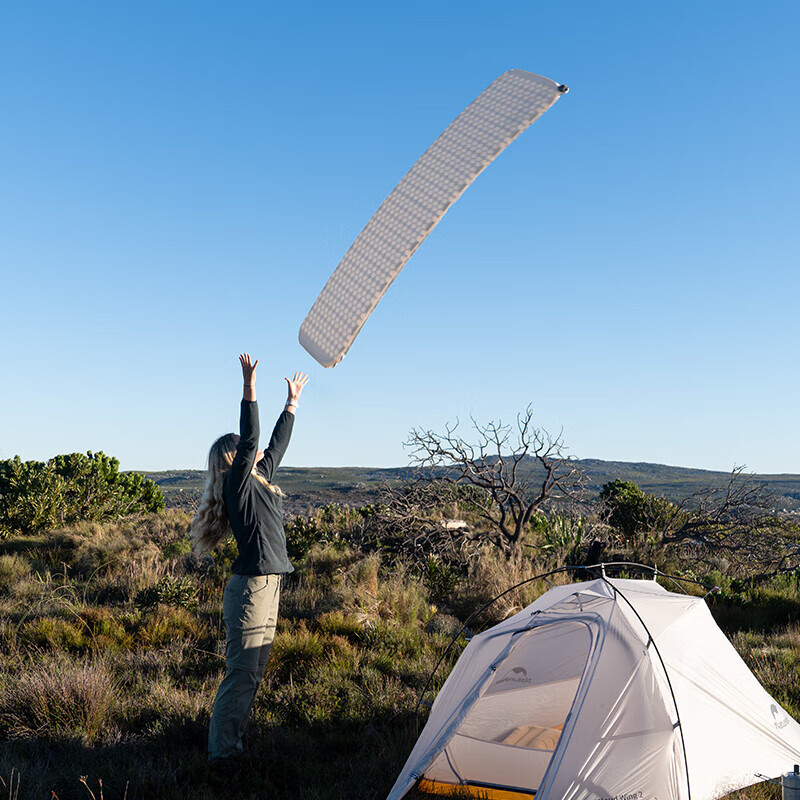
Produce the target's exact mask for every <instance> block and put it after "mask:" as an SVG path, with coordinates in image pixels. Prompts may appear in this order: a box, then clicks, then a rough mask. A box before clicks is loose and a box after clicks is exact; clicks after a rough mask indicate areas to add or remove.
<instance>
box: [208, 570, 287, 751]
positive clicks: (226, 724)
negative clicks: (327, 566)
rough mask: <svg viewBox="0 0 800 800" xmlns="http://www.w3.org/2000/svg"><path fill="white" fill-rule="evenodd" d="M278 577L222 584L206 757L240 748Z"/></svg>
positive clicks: (270, 631) (268, 642)
mask: <svg viewBox="0 0 800 800" xmlns="http://www.w3.org/2000/svg"><path fill="white" fill-rule="evenodd" d="M280 586H281V576H280V575H234V576H233V577H232V578H231V579H230V580H229V581H228V585H227V586H226V587H225V594H224V595H223V599H222V619H223V620H224V622H225V667H226V672H225V678H224V679H223V681H222V683H221V684H220V687H219V690H218V691H217V697H216V700H214V711H213V712H212V714H211V724H210V726H209V729H208V757H209V759H210V760H216V759H218V758H227V757H228V756H232V755H236V753H239V752H241V751H242V736H243V735H244V730H245V728H246V727H247V719H248V717H249V716H250V709H251V708H252V706H253V700H255V696H256V690H257V689H258V685H259V683H261V678H262V677H263V675H264V667H265V666H266V664H267V658H268V657H269V650H270V647H271V646H272V640H273V638H274V636H275V625H276V623H277V620H278V600H279V597H280Z"/></svg>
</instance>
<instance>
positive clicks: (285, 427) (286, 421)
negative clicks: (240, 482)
mask: <svg viewBox="0 0 800 800" xmlns="http://www.w3.org/2000/svg"><path fill="white" fill-rule="evenodd" d="M286 383H287V384H288V385H289V387H288V390H289V396H288V398H287V400H286V405H285V407H284V409H283V413H282V414H281V415H280V416H279V417H278V421H277V422H276V423H275V429H274V430H273V431H272V436H271V438H270V440H269V446H268V447H267V449H266V450H265V451H264V457H263V458H262V459H261V460H260V461H259V462H258V468H259V470H260V471H261V474H262V475H264V477H265V478H266V479H267V480H269V481H271V480H272V476H273V475H274V474H275V470H276V469H278V466H279V465H280V463H281V460H282V459H283V456H284V455H285V454H286V448H287V447H288V446H289V439H290V438H291V435H292V428H293V426H294V415H295V411H296V410H297V404H298V401H299V400H300V395H301V393H302V391H303V389H305V386H306V384H307V383H308V375H305V374H304V373H302V372H295V374H294V378H292V380H289V378H287V379H286Z"/></svg>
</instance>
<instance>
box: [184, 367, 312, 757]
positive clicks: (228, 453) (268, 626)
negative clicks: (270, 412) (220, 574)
mask: <svg viewBox="0 0 800 800" xmlns="http://www.w3.org/2000/svg"><path fill="white" fill-rule="evenodd" d="M239 361H240V362H241V365H242V377H243V379H244V392H243V397H242V405H241V416H240V422H239V435H238V436H237V435H236V434H235V433H226V434H225V435H224V436H220V438H219V439H217V440H216V441H215V442H214V444H213V445H211V450H210V451H209V454H208V475H207V478H206V485H205V489H204V491H203V497H202V500H201V501H200V507H199V508H198V510H197V513H196V514H195V517H194V519H193V520H192V526H191V536H192V539H193V543H194V549H195V551H196V552H198V553H208V552H210V551H211V550H212V549H213V548H214V547H215V546H216V545H217V544H218V543H219V541H220V540H221V539H222V538H223V536H225V535H226V533H228V531H232V532H233V536H234V538H235V539H236V546H237V548H238V551H239V552H238V556H237V558H236V560H235V561H234V562H233V565H232V570H233V576H232V577H231V579H230V581H228V585H227V586H226V587H225V594H224V596H223V601H222V617H223V620H224V622H225V667H226V673H225V678H224V679H223V681H222V684H221V685H220V687H219V691H218V692H217V697H216V700H215V701H214V711H213V713H212V715H211V724H210V726H209V731H208V758H209V760H210V761H211V762H212V763H220V762H222V763H225V762H224V761H223V760H224V759H228V758H230V757H231V756H235V755H237V754H238V753H240V752H241V751H242V736H243V734H244V731H245V728H246V727H247V719H248V717H249V716H250V709H251V708H252V705H253V700H254V699H255V695H256V690H257V689H258V685H259V683H260V682H261V678H262V677H263V675H264V667H265V666H266V663H267V658H268V657H269V651H270V647H271V645H272V639H273V637H274V636H275V625H276V622H277V619H278V599H279V595H280V583H281V576H282V575H284V574H286V573H288V572H292V571H293V570H294V567H292V565H291V564H290V563H289V558H288V556H287V555H286V535H285V533H284V530H283V494H282V492H281V490H280V489H279V488H278V487H277V486H276V485H275V484H274V483H272V478H273V475H274V474H275V470H277V468H278V465H279V464H280V463H281V460H282V458H283V456H284V454H285V452H286V448H287V447H288V445H289V439H290V438H291V435H292V426H293V424H294V415H295V411H296V410H297V403H298V400H299V398H300V394H301V393H302V391H303V389H304V388H305V385H306V384H307V383H308V376H307V375H305V374H303V373H300V372H296V373H295V375H294V378H293V379H292V380H289V378H286V382H287V383H288V385H289V397H288V399H287V401H286V406H285V408H284V410H283V413H282V414H281V415H280V416H279V417H278V421H277V423H276V424H275V429H274V430H273V431H272V437H271V438H270V441H269V446H268V447H267V449H266V451H265V452H262V451H261V450H259V449H258V438H259V432H260V431H259V422H258V405H257V403H256V367H257V366H258V360H256V361H255V363H253V362H251V360H250V356H249V355H248V354H247V353H244V354H243V355H240V356H239Z"/></svg>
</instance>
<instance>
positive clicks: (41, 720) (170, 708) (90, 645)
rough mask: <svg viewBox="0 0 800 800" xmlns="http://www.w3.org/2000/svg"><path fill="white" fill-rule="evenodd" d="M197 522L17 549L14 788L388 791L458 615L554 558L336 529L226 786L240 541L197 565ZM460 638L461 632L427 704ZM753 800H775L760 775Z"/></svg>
mask: <svg viewBox="0 0 800 800" xmlns="http://www.w3.org/2000/svg"><path fill="white" fill-rule="evenodd" d="M337 513H339V512H337ZM340 516H341V515H340ZM342 518H343V519H345V518H346V519H350V518H349V517H347V515H346V514H345V516H344V517H342ZM337 519H338V517H337ZM334 521H335V520H334ZM319 522H320V524H322V523H323V522H325V524H328V523H329V522H330V520H327V521H326V520H322V518H320V521H319ZM350 522H351V523H352V522H353V520H352V519H350ZM330 524H333V523H332V522H331V523H330ZM353 524H355V523H353ZM187 526H188V516H186V515H183V514H181V513H179V512H174V511H172V512H166V513H165V514H162V515H148V516H147V517H143V518H141V519H138V520H134V519H131V520H124V521H122V522H119V523H104V524H99V525H91V524H86V525H78V526H75V527H73V528H70V529H64V530H60V531H56V532H54V533H53V534H52V535H51V536H48V537H43V538H40V539H38V540H37V539H34V538H30V539H28V540H14V541H9V542H6V543H2V545H0V738H1V739H4V741H3V747H2V748H0V776H2V780H5V782H6V786H5V787H2V785H0V789H2V791H6V790H8V789H9V787H10V784H9V779H10V777H11V774H12V770H16V769H19V770H20V771H21V773H22V775H21V783H20V784H19V786H20V788H19V789H16V788H13V789H12V791H14V792H16V793H17V794H18V800H19V798H27V797H31V798H40V797H41V798H50V797H52V794H51V793H52V792H54V793H55V795H56V796H57V797H58V798H59V799H60V800H72V798H75V800H78V798H81V800H86V798H87V797H89V794H88V789H91V790H92V792H94V793H95V795H96V796H97V797H98V798H99V796H100V783H99V781H100V780H102V782H103V783H102V790H103V792H104V796H105V797H106V798H107V799H108V800H118V799H119V798H123V797H127V800H139V799H140V798H141V799H142V800H144V798H148V800H149V798H152V797H158V798H159V799H160V800H178V798H181V800H182V799H183V798H186V797H191V798H193V800H211V799H212V798H217V797H220V798H222V797H224V798H226V800H227V798H229V797H234V796H241V797H247V798H253V799H254V800H255V798H260V797H274V798H277V799H278V800H295V799H296V798H298V797H302V798H303V800H306V798H308V800H315V799H316V800H342V799H344V798H347V800H379V798H383V797H385V796H386V793H387V792H388V790H389V787H390V786H391V784H392V783H393V781H394V778H395V776H396V775H397V773H398V772H399V771H400V769H401V768H402V765H403V763H404V761H405V758H406V756H407V754H408V752H409V751H410V750H411V748H412V746H413V744H414V742H415V740H416V737H417V735H418V724H419V722H420V720H419V719H418V718H417V717H415V715H414V709H415V707H416V704H417V700H418V698H419V693H420V692H421V690H422V687H423V686H424V685H425V682H426V681H427V679H428V676H429V675H430V673H431V671H432V669H433V667H434V665H435V664H436V662H437V661H438V659H439V657H440V656H441V654H442V653H443V652H444V650H445V648H446V647H447V645H448V643H449V642H450V639H451V637H452V636H453V635H454V634H455V633H456V632H457V631H458V629H459V628H460V626H461V622H462V621H463V620H464V619H465V618H466V616H467V615H469V614H470V613H471V612H473V611H474V610H476V609H477V608H478V607H480V606H481V605H482V604H483V603H485V602H487V601H488V600H491V599H492V598H493V597H495V596H496V595H497V594H500V593H501V592H503V591H505V590H506V589H507V588H508V587H509V586H511V585H513V584H515V583H518V582H521V581H523V580H526V579H528V578H530V577H532V576H534V575H536V574H538V573H540V572H541V571H543V569H545V568H546V566H544V565H543V564H542V563H540V562H539V563H537V561H536V560H535V559H534V558H532V557H531V555H530V552H531V551H529V550H528V551H527V552H520V553H517V554H514V555H513V556H511V557H505V556H502V555H501V554H499V553H497V552H493V551H490V550H487V551H485V552H483V553H481V554H480V556H479V558H476V559H475V560H474V561H473V562H471V563H472V566H470V567H469V569H468V570H464V571H463V572H462V571H458V570H453V571H449V572H447V574H445V573H443V572H442V571H441V569H440V570H438V571H437V570H436V569H432V570H431V571H430V574H425V575H422V576H418V575H417V574H416V573H415V572H413V571H412V570H411V569H410V568H409V567H407V566H404V565H403V564H397V563H394V562H388V561H384V560H383V559H382V558H381V555H380V554H379V553H375V552H372V553H365V552H359V551H357V550H354V549H352V548H349V547H347V546H345V545H344V544H343V543H342V541H341V540H337V539H336V537H335V536H334V535H333V533H334V532H333V531H331V532H330V533H331V536H330V538H329V541H328V543H325V544H316V545H314V546H313V547H311V548H310V550H309V551H308V552H307V555H306V557H305V558H304V559H303V560H302V561H300V562H299V563H298V564H297V572H296V573H295V574H294V575H292V576H290V577H289V578H288V579H287V580H286V581H285V583H284V586H283V590H282V596H281V616H280V618H279V624H278V634H277V636H276V639H275V643H274V645H273V650H272V655H271V658H270V661H269V663H268V669H267V673H266V675H265V679H264V683H263V685H262V688H261V690H260V691H259V693H258V695H257V697H256V702H255V706H254V710H253V715H252V718H251V720H252V721H251V725H250V728H249V731H248V736H247V739H246V748H247V749H246V753H245V756H244V759H243V762H242V767H241V770H240V771H239V772H238V773H237V774H236V775H235V776H234V778H233V779H232V780H231V781H228V782H227V783H226V782H220V781H218V780H216V779H215V778H214V777H213V775H212V774H211V773H210V772H209V770H208V767H207V765H206V761H205V747H206V736H207V727H208V718H209V714H210V711H211V706H212V703H213V700H214V696H215V693H216V690H217V687H218V686H219V682H220V680H221V678H222V675H223V673H224V668H225V661H224V646H225V643H224V630H223V627H222V622H221V605H222V591H223V588H224V585H225V583H226V581H227V579H228V577H229V574H230V562H231V560H232V559H233V557H235V546H234V545H233V544H232V543H230V542H228V543H225V544H224V545H223V547H222V548H221V549H220V550H219V552H218V553H217V555H216V557H215V563H214V564H206V563H199V562H197V561H194V560H192V559H191V558H190V557H188V555H187V546H188V545H187V540H186V535H185V534H186V527H187ZM550 556H551V557H552V553H551V554H550ZM547 566H551V564H548V565H547ZM551 580H554V581H555V582H561V583H566V582H569V580H571V578H570V576H568V575H566V574H564V575H559V576H555V578H554V579H551ZM548 588H549V586H548V584H547V583H545V582H542V581H535V582H532V583H530V584H528V585H526V586H525V587H522V588H521V589H519V590H515V591H514V592H512V593H510V594H509V595H507V596H505V597H503V598H502V599H501V600H499V601H498V602H497V603H495V604H493V605H492V606H491V607H490V609H489V610H488V611H487V612H486V613H485V614H484V615H483V616H482V618H481V619H479V620H477V621H476V622H475V623H474V624H472V625H471V627H473V628H474V629H478V628H480V627H485V626H486V625H488V624H491V623H492V622H494V621H496V620H498V619H501V618H504V617H506V616H508V615H509V614H512V613H514V612H515V611H518V610H519V609H520V608H521V607H523V606H524V605H525V604H527V603H529V602H531V601H532V600H533V599H535V598H536V597H538V596H539V595H540V594H541V593H542V592H544V591H546V590H547V589H548ZM143 590H147V591H146V592H145V594H142V595H140V594H139V593H140V592H142V591H143ZM781 592H782V590H780V589H778V588H776V589H775V590H774V597H773V598H772V599H771V600H770V599H769V597H768V594H764V595H763V597H762V599H764V600H765V602H767V601H768V602H769V603H771V604H772V605H771V606H769V607H770V608H771V609H772V610H773V611H775V612H776V614H777V616H776V615H773V616H772V617H770V619H772V620H773V621H774V620H775V619H779V618H780V616H779V614H781V613H785V612H786V611H787V610H789V611H791V608H793V607H794V606H792V605H791V604H792V603H794V604H796V603H797V598H796V597H794V596H792V597H789V596H788V595H785V594H782V593H781ZM137 596H139V599H140V601H141V602H140V604H139V605H138V606H137V604H136V598H137ZM777 598H784V600H783V601H781V602H779V601H778V599H777ZM146 599H147V600H148V602H144V601H145V600H146ZM151 601H152V603H151ZM168 603H172V604H173V605H167V604H168ZM781 603H783V604H781ZM746 612H748V609H747V608H746V604H745V607H744V610H743V609H742V608H739V607H737V608H735V609H734V611H733V612H731V615H732V616H731V619H733V618H734V616H735V620H736V621H737V622H743V621H746V622H748V625H742V626H741V627H739V628H734V630H738V633H736V634H735V637H734V641H735V643H736V645H737V647H738V648H739V649H740V651H741V652H742V653H743V654H744V655H745V657H746V658H747V659H748V663H750V664H751V666H752V668H753V669H754V670H755V671H756V673H757V674H758V675H759V677H760V678H761V679H762V680H763V681H764V682H765V683H766V684H767V688H768V689H769V690H770V691H771V692H772V693H773V694H775V696H776V697H778V698H779V699H781V700H782V701H783V702H785V703H786V705H787V707H788V708H789V709H790V710H794V709H796V708H800V698H798V697H795V696H794V694H793V692H794V688H793V687H795V686H800V679H799V678H800V673H799V672H798V669H797V665H796V655H797V653H798V652H799V651H798V647H800V627H798V626H797V625H795V626H788V627H787V626H786V624H782V625H780V626H778V627H777V632H776V633H766V632H762V631H760V630H759V629H758V628H757V626H755V625H749V621H752V620H754V619H755V616H752V617H750V618H748V619H746V618H745V616H744V615H745V613H746ZM751 613H752V614H755V612H751ZM770 630H772V631H775V630H776V626H775V625H772V627H771V628H770ZM463 646H464V640H463V637H462V638H460V639H459V640H458V641H457V643H456V645H455V647H454V648H453V650H452V652H451V653H450V655H449V657H448V659H447V661H446V663H444V664H443V665H442V667H441V668H440V669H439V671H438V673H437V675H436V679H435V681H434V683H433V687H432V691H431V693H430V694H429V695H428V699H432V697H433V695H434V694H435V692H436V691H437V689H438V688H439V687H440V686H441V683H442V682H443V681H444V679H445V677H446V675H447V673H448V672H449V669H450V667H451V666H452V664H453V663H454V661H455V660H456V658H457V656H458V654H459V653H460V652H461V650H462V649H463ZM781 692H783V694H781ZM14 775H15V776H16V775H17V773H16V772H15V773H14ZM81 775H86V776H87V779H86V784H82V783H81V782H80V776H81ZM15 780H16V778H15ZM16 785H17V784H15V785H14V786H15V787H16ZM231 786H236V787H237V790H236V792H238V794H236V792H232V790H231ZM2 791H0V797H1V796H3V795H2ZM410 796H419V797H422V796H423V795H410ZM11 797H12V800H14V796H13V795H12V796H11ZM736 797H737V800H774V798H775V795H774V794H771V793H770V789H769V788H766V789H764V788H763V787H755V788H753V789H749V790H745V791H742V792H739V793H737V794H736Z"/></svg>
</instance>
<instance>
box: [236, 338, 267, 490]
mask: <svg viewBox="0 0 800 800" xmlns="http://www.w3.org/2000/svg"><path fill="white" fill-rule="evenodd" d="M239 363H240V364H241V365H242V382H243V389H242V408H241V414H240V416H239V444H238V445H237V446H236V456H235V457H234V459H233V464H232V466H231V479H232V480H233V481H234V485H235V487H236V489H237V491H238V489H240V488H241V487H242V486H243V484H244V482H245V481H246V480H247V476H248V475H249V474H250V472H251V471H252V469H253V465H254V464H255V463H256V456H257V455H258V438H259V436H260V433H261V430H260V426H259V421H258V405H257V403H256V367H257V366H258V359H256V360H255V362H252V361H251V359H250V355H249V354H248V353H243V354H242V355H240V356H239Z"/></svg>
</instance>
